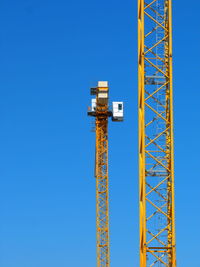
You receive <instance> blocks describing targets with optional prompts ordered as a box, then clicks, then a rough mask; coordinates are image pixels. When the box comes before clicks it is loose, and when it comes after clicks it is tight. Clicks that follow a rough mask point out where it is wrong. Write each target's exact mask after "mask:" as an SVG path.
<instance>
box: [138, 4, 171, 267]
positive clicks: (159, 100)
mask: <svg viewBox="0 0 200 267" xmlns="http://www.w3.org/2000/svg"><path fill="white" fill-rule="evenodd" d="M171 5H172V1H171V0H145V1H144V0H138V90H139V105H138V106H139V112H138V113H139V208H140V267H153V266H155V267H164V266H166V267H175V266H176V243H175V207H174V135H173V88H172V7H171Z"/></svg>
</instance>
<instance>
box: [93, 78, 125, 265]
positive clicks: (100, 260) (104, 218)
mask: <svg viewBox="0 0 200 267" xmlns="http://www.w3.org/2000/svg"><path fill="white" fill-rule="evenodd" d="M108 93H109V88H108V82H102V81H101V82H98V86H97V87H96V88H91V95H95V96H96V97H95V98H93V99H92V105H91V108H90V110H89V111H88V115H89V116H93V117H95V132H96V151H95V178H96V238H97V267H110V244H109V194H108V189H109V188H108V118H109V117H112V120H113V121H123V102H113V104H112V107H113V109H112V110H110V109H109V101H108V100H109V98H108Z"/></svg>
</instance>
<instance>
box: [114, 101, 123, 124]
mask: <svg viewBox="0 0 200 267" xmlns="http://www.w3.org/2000/svg"><path fill="white" fill-rule="evenodd" d="M112 113H113V115H112V120H113V121H123V120H124V104H123V102H113V103H112Z"/></svg>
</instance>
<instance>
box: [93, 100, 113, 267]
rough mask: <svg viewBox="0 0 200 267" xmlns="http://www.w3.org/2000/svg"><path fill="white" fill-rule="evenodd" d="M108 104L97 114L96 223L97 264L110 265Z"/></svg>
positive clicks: (106, 266) (100, 265)
mask: <svg viewBox="0 0 200 267" xmlns="http://www.w3.org/2000/svg"><path fill="white" fill-rule="evenodd" d="M107 111H108V110H107V105H105V106H99V105H98V99H97V111H96V112H97V116H96V211H97V215H96V223H97V226H96V227H97V266H98V267H109V266H110V255H109V254H110V251H109V211H108V209H109V207H108V117H107V115H106V116H102V112H103V113H104V112H105V114H107Z"/></svg>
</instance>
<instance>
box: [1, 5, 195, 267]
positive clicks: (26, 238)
mask: <svg viewBox="0 0 200 267" xmlns="http://www.w3.org/2000/svg"><path fill="white" fill-rule="evenodd" d="M199 9H200V2H199V1H198V0H194V1H192V2H191V3H189V2H188V1H186V0H183V1H174V5H173V15H174V16H173V27H174V40H173V43H174V46H173V47H174V94H175V95H174V102H175V149H176V211H177V214H176V221H177V259H178V266H180V267H190V266H192V267H199V266H200V265H199V239H200V227H199V220H200V214H199V204H200V194H199V188H200V171H199V166H200V156H199V151H200V143H199V133H200V124H199V121H200V120H199V116H200V112H199V109H200V105H199V99H200V90H199V77H200V73H199V69H200V68H199V62H200V56H199V47H200V45H199V43H200V22H199ZM136 16H137V1H136V0H127V1H118V0H115V1H113V0H111V1H108V0H102V1H94V0H93V1H92V0H85V1H80V0H78V1H73V0H67V1H64V0H48V1H47V0H19V1H14V0H13V1H11V0H2V1H1V4H0V125H1V127H0V265H1V267H45V266H48V267H94V266H95V265H96V251H95V180H94V178H93V169H94V140H95V136H94V133H91V132H90V129H91V127H92V123H91V118H88V117H87V115H86V111H87V105H88V104H89V102H90V95H89V88H90V87H91V86H94V85H95V82H96V81H98V80H109V83H110V98H111V99H112V100H116V101H117V100H122V101H124V102H125V122H124V123H120V124H117V123H112V122H110V125H109V137H110V143H109V146H110V148H109V152H110V155H109V162H110V166H109V171H110V200H111V203H110V208H111V212H110V220H111V222H110V225H111V261H112V266H113V267H121V266H123V267H133V266H134V267H136V266H139V265H138V260H139V256H138V176H137V172H138V167H137V166H138V165H137V17H136Z"/></svg>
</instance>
